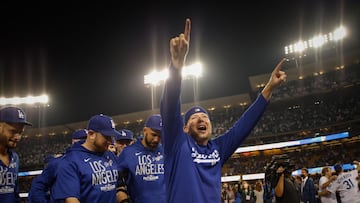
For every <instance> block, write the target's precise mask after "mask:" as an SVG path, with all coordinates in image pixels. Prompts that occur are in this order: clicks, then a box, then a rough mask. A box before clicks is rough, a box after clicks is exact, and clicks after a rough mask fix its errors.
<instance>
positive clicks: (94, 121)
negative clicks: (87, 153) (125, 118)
mask: <svg viewBox="0 0 360 203" xmlns="http://www.w3.org/2000/svg"><path fill="white" fill-rule="evenodd" d="M87 129H88V130H93V131H95V132H99V133H101V134H103V135H105V136H111V137H116V136H117V135H119V134H120V133H119V132H118V131H117V130H116V129H115V123H114V121H113V119H112V118H111V117H109V116H106V115H103V114H100V115H95V116H93V117H91V118H90V120H89V124H88V127H87Z"/></svg>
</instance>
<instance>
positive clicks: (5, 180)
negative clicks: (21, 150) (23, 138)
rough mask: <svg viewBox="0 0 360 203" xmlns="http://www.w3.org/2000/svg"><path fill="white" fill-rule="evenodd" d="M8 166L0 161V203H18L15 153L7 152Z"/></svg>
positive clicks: (16, 156) (17, 168) (17, 167)
mask: <svg viewBox="0 0 360 203" xmlns="http://www.w3.org/2000/svg"><path fill="white" fill-rule="evenodd" d="M8 153H9V159H10V164H9V166H6V165H5V164H4V163H3V162H2V161H1V160H0V202H9V203H10V202H11V203H13V202H16V203H17V202H19V203H20V201H21V199H20V196H19V185H18V172H19V156H18V155H17V154H16V152H14V151H12V150H8Z"/></svg>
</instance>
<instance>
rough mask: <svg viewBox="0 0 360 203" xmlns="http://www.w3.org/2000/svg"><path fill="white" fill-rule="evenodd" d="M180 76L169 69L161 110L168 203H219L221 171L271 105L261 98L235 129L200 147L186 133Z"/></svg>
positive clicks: (171, 68)
mask: <svg viewBox="0 0 360 203" xmlns="http://www.w3.org/2000/svg"><path fill="white" fill-rule="evenodd" d="M179 74H180V73H179V72H178V71H177V70H175V69H174V68H173V67H172V66H170V68H169V78H168V80H166V83H165V88H164V92H163V96H162V100H161V108H160V111H161V117H162V122H163V130H162V143H163V145H164V154H165V162H164V167H165V181H166V194H167V202H168V203H178V202H179V203H180V202H181V203H183V202H186V203H202V202H203V203H212V202H214V203H218V202H220V201H221V167H222V166H223V164H224V163H225V162H226V160H228V158H229V157H230V156H231V155H232V154H233V153H234V151H235V150H236V149H237V148H238V147H239V146H240V144H241V143H242V142H243V141H244V140H245V138H246V137H247V136H248V135H249V134H250V132H251V130H252V129H253V128H254V126H255V125H256V123H257V122H258V120H259V119H260V117H261V116H262V114H263V112H264V111H265V109H266V106H267V104H268V102H267V101H266V100H265V98H264V97H263V96H262V95H261V94H260V95H259V96H258V98H257V99H256V101H255V102H254V103H253V104H252V105H251V106H250V107H249V108H248V109H247V111H246V112H245V113H244V114H243V115H242V116H241V117H240V119H239V120H238V121H237V122H236V123H235V124H234V126H233V127H232V128H230V129H229V130H228V131H227V132H226V133H224V134H223V135H221V136H219V137H217V138H215V139H213V140H209V142H208V144H207V145H206V146H200V145H198V144H197V143H196V141H195V140H194V139H193V138H192V137H191V136H189V135H187V134H185V133H184V131H183V126H184V123H183V119H182V116H181V99H180V94H181V76H180V75H179Z"/></svg>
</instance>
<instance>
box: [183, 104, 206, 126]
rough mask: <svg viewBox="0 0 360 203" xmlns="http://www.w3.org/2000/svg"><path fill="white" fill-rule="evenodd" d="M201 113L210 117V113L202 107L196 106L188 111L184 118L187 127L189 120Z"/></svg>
mask: <svg viewBox="0 0 360 203" xmlns="http://www.w3.org/2000/svg"><path fill="white" fill-rule="evenodd" d="M200 112H202V113H205V114H207V115H208V116H209V113H208V112H207V111H206V110H205V109H204V108H202V107H201V106H194V107H191V108H190V109H188V110H187V111H186V113H185V116H184V124H185V125H186V124H187V122H188V121H189V118H190V117H191V116H192V115H193V114H196V113H200Z"/></svg>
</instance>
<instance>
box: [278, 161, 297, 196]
mask: <svg viewBox="0 0 360 203" xmlns="http://www.w3.org/2000/svg"><path fill="white" fill-rule="evenodd" d="M276 173H277V175H278V176H279V178H278V181H277V184H276V186H275V197H276V203H283V202H287V203H289V202H294V203H298V202H300V191H298V189H297V187H296V185H295V182H294V178H293V177H292V176H291V172H288V171H287V170H285V168H284V167H283V166H279V168H278V169H277V170H276Z"/></svg>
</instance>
